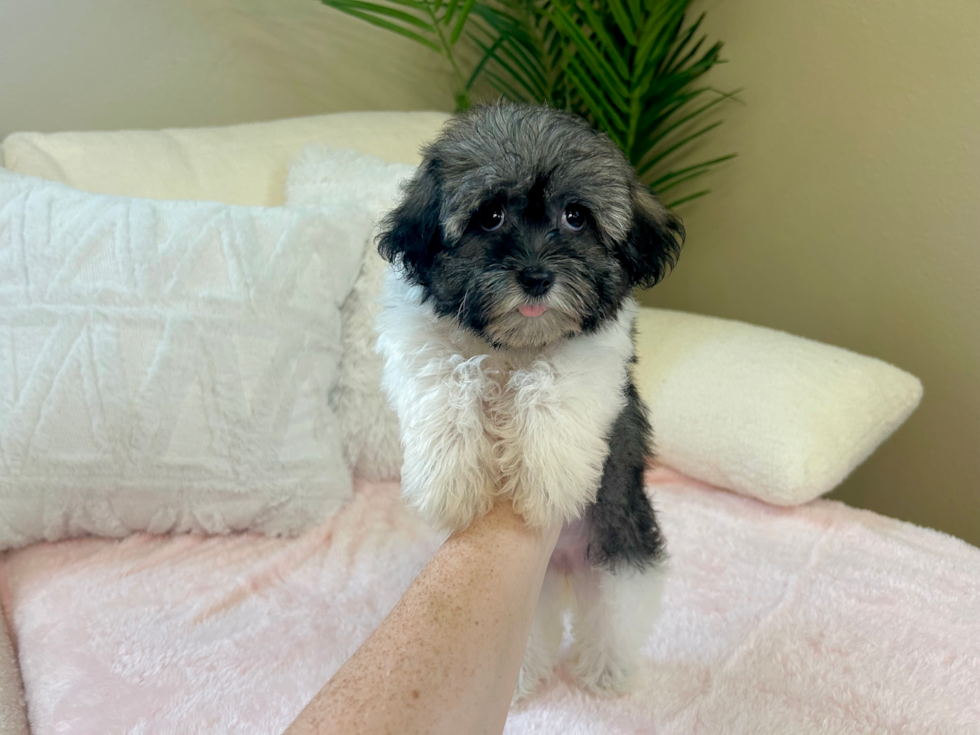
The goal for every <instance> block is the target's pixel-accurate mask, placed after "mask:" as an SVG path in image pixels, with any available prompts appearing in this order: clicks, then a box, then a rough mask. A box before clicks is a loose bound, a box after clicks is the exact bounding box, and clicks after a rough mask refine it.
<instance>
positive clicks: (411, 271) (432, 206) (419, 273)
mask: <svg viewBox="0 0 980 735" xmlns="http://www.w3.org/2000/svg"><path fill="white" fill-rule="evenodd" d="M436 169H437V163H436V162H435V161H432V160H427V161H426V162H425V163H423V164H422V165H421V166H420V167H419V169H418V171H416V173H415V176H413V177H412V179H411V180H410V181H409V182H408V183H407V184H406V185H405V194H404V196H403V197H402V201H401V203H400V204H399V205H398V206H397V207H395V208H394V209H393V210H392V211H391V212H389V213H388V214H387V215H386V216H385V218H384V220H383V221H382V223H381V227H382V229H381V234H380V235H379V236H378V252H379V253H381V257H382V258H384V259H385V260H387V261H388V262H389V263H396V262H397V263H400V264H401V265H402V266H403V267H404V269H405V272H406V274H407V275H408V277H409V279H410V280H412V281H414V282H416V283H423V282H424V281H425V280H426V273H427V272H428V269H429V266H431V265H432V258H433V256H434V255H435V254H436V253H437V252H438V251H439V249H440V247H441V246H442V233H441V232H440V227H439V208H440V200H441V199H442V188H441V186H440V179H439V175H438V173H437V170H436Z"/></svg>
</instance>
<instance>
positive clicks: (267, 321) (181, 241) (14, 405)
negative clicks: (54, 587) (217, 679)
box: [0, 169, 370, 548]
mask: <svg viewBox="0 0 980 735" xmlns="http://www.w3.org/2000/svg"><path fill="white" fill-rule="evenodd" d="M369 228H370V222H369V220H368V219H367V218H366V216H364V215H363V214H362V213H359V212H358V211H357V210H356V209H352V208H350V207H344V208H343V209H334V210H332V211H331V210H330V209H329V208H328V209H326V210H325V211H321V212H314V211H309V210H289V209H260V208H245V207H232V206H226V205H220V204H207V203H198V202H156V201H149V200H142V199H129V198H120V197H109V196H100V195H92V194H86V193H83V192H79V191H77V190H74V189H71V188H69V187H66V186H63V185H60V184H52V183H48V182H45V181H42V180H40V179H35V178H31V177H25V176H20V175H17V174H13V173H10V172H7V171H4V170H2V169H0V451H2V454H0V548H2V547H9V546H19V545H23V544H26V543H30V542H32V541H36V540H39V539H48V540H53V539H58V538H63V537H66V536H74V535H79V534H83V533H94V534H100V535H107V536H122V535H125V534H126V533H128V532H130V531H134V530H146V531H151V532H158V533H159V532H168V531H178V532H179V531H204V532H210V533H219V532H226V531H232V530H240V529H252V530H257V531H262V532H267V533H275V534H284V533H296V532H299V531H301V530H303V529H305V528H307V527H309V526H310V525H312V524H314V523H317V522H319V521H321V520H322V519H323V518H325V517H326V516H328V515H329V514H330V513H331V512H332V511H333V510H335V509H336V508H337V507H339V505H340V504H341V503H342V502H343V501H344V500H345V499H346V498H347V497H348V496H349V492H350V476H349V472H348V470H347V468H346V466H345V464H344V462H343V459H342V456H341V441H340V431H339V426H338V422H337V420H336V417H335V416H334V412H333V410H332V409H331V408H330V406H329V405H328V395H329V392H330V390H331V389H332V388H333V386H334V384H335V382H336V380H337V376H338V372H339V361H340V331H341V326H340V315H339V309H340V304H341V302H342V301H343V299H344V298H345V297H346V296H347V294H348V292H349V290H350V288H351V285H352V284H353V280H354V277H355V275H356V273H357V271H358V269H359V267H360V263H361V258H362V254H363V249H364V242H365V240H366V238H367V236H368V233H369Z"/></svg>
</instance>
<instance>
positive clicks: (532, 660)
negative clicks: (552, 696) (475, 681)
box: [512, 567, 564, 704]
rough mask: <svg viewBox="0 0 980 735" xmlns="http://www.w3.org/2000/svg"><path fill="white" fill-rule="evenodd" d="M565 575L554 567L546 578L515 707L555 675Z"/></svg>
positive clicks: (527, 649) (562, 631) (522, 665)
mask: <svg viewBox="0 0 980 735" xmlns="http://www.w3.org/2000/svg"><path fill="white" fill-rule="evenodd" d="M563 584H564V576H563V575H562V574H561V573H560V572H559V571H558V570H556V569H555V568H554V567H549V568H548V571H546V572H545V575H544V584H543V585H542V587H541V596H540V597H539V598H538V606H537V608H536V609H535V611H534V622H533V623H532V624H531V635H530V636H528V639H527V647H526V648H525V649H524V663H522V664H521V673H520V676H519V677H518V679H517V688H516V689H515V690H514V699H513V702H512V704H518V703H519V702H521V701H523V700H525V699H527V698H528V697H529V696H531V695H532V694H534V692H535V691H536V690H537V689H538V688H539V687H540V686H541V685H542V684H543V683H544V682H546V681H547V680H548V679H550V678H551V675H552V674H553V673H554V669H555V664H556V663H557V662H558V652H559V649H560V648H561V639H562V634H563V633H564V620H563V618H562V603H561V591H562V586H563Z"/></svg>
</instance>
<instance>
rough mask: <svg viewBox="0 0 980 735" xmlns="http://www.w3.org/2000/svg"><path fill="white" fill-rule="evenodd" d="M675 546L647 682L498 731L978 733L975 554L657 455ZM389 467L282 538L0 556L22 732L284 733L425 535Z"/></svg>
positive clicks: (80, 547)
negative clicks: (731, 489) (756, 496)
mask: <svg viewBox="0 0 980 735" xmlns="http://www.w3.org/2000/svg"><path fill="white" fill-rule="evenodd" d="M650 481H651V489H652V491H653V495H654V499H655V503H656V505H657V507H658V509H659V510H660V513H661V517H662V519H663V525H664V530H665V533H666V536H667V539H668V542H669V548H670V552H671V556H672V559H673V573H672V576H671V577H670V578H669V581H668V583H667V588H666V596H665V600H664V612H663V615H662V618H661V619H660V621H659V623H658V624H657V626H656V630H655V632H654V634H653V635H652V637H651V638H650V639H649V640H648V641H647V644H646V646H645V647H644V650H643V653H644V656H645V667H644V671H643V679H642V687H641V689H640V690H639V691H638V692H636V693H635V694H633V695H632V696H630V697H628V698H623V699H619V700H597V699H594V698H592V697H589V696H585V695H584V694H582V692H580V691H579V690H577V689H576V688H575V687H574V686H573V685H572V684H570V683H569V681H568V680H567V679H566V678H565V677H564V676H561V675H560V676H559V677H558V678H557V679H556V680H555V681H554V682H553V684H551V685H550V686H549V687H548V688H547V689H546V690H545V691H543V692H542V693H541V694H540V696H538V697H536V698H535V699H533V700H532V701H531V702H530V703H528V704H527V705H526V706H524V707H523V708H522V709H519V710H515V711H513V712H512V713H511V716H510V719H509V720H508V722H507V729H506V732H507V733H510V734H516V733H555V734H556V735H557V734H559V733H560V734H562V735H576V734H579V733H582V734H584V733H609V734H619V733H624V734H625V733H698V732H700V733H834V734H835V735H837V734H840V733H882V732H901V733H959V732H963V733H967V732H969V733H977V732H980V550H978V549H976V548H973V547H971V546H968V545H967V544H965V543H962V542H960V541H958V540H956V539H953V538H950V537H948V536H944V535H942V534H939V533H936V532H933V531H928V530H924V529H921V528H916V527H914V526H911V525H908V524H905V523H901V522H898V521H894V520H890V519H887V518H882V517H880V516H877V515H875V514H873V513H869V512H864V511H858V510H854V509H852V508H848V507H846V506H844V505H841V504H840V503H836V502H830V501H822V500H821V501H816V502H813V503H811V504H809V505H806V506H802V507H798V508H792V509H780V508H774V507H771V506H767V505H764V504H762V503H759V502H756V501H753V500H749V499H746V498H741V497H738V496H735V495H731V494H729V493H726V492H722V491H718V490H714V489H711V488H708V487H705V486H703V485H700V484H698V483H696V482H693V481H691V480H688V479H685V478H683V477H680V476H677V475H674V474H672V473H670V472H668V471H665V470H661V471H658V472H656V473H653V474H652V475H651V477H650ZM397 490H398V488H397V485H395V484H391V483H388V484H373V485H372V484H363V483H362V484H360V486H359V487H358V489H357V494H356V497H355V500H354V501H353V502H352V504H351V505H350V506H349V507H347V508H346V509H345V510H344V511H342V512H341V513H340V514H339V515H337V516H336V517H335V518H334V519H333V520H332V521H331V522H329V523H328V524H327V525H325V526H323V527H322V528H319V529H317V530H316V531H314V532H311V533H308V534H307V535H305V536H303V537H301V538H298V539H292V540H281V539H270V538H262V537H258V536H253V535H239V536H232V537H223V538H201V537H194V536H185V537H178V538H160V537H153V536H147V535H140V536H133V537H131V538H129V539H127V540H125V541H121V542H118V541H109V540H102V539H85V540H77V541H68V542H62V543H58V544H40V545H36V546H33V547H30V548H27V549H22V550H20V551H16V552H12V553H10V554H8V555H7V557H6V563H5V569H6V579H5V583H4V584H0V589H2V598H3V604H4V606H5V608H6V613H7V617H8V620H11V621H12V623H13V627H14V634H15V636H16V645H17V647H18V650H19V655H20V663H21V667H22V671H23V677H24V683H25V687H26V692H27V699H28V702H29V711H30V718H31V724H32V727H33V731H34V735H53V734H54V733H59V734H61V735H81V734H82V733H92V734H93V735H95V734H97V735H106V734H108V733H133V734H136V733H140V734H142V735H149V734H150V733H180V734H181V735H190V734H192V733H209V734H211V733H269V734H270V735H271V734H273V733H275V734H278V733H280V732H281V731H282V730H283V729H284V728H285V727H286V725H287V724H288V723H289V722H290V721H291V720H292V718H293V717H294V716H295V715H296V714H297V712H299V710H300V709H301V708H302V707H303V705H304V704H305V703H306V702H307V701H308V700H309V699H310V698H311V697H312V696H313V694H314V693H315V692H316V691H317V690H318V689H319V687H320V686H321V685H322V684H323V683H324V682H325V681H327V679H328V678H329V677H330V675H331V674H332V673H333V672H334V671H335V670H336V669H337V668H338V667H339V666H340V665H341V663H343V661H344V660H345V659H346V658H347V656H348V655H349V654H350V653H351V652H352V651H354V649H355V648H356V647H357V646H358V645H359V644H360V643H361V641H362V640H363V639H364V638H365V637H366V636H367V635H368V634H369V633H370V632H371V631H372V630H373V629H374V628H375V626H377V624H378V623H379V622H380V621H381V619H382V618H383V617H384V615H385V614H386V613H387V611H388V610H389V609H390V608H391V607H392V605H394V603H395V602H396V600H397V599H398V597H399V596H400V595H401V593H402V592H403V591H404V590H405V588H406V587H407V586H408V584H409V583H410V582H411V580H412V579H413V578H414V576H415V575H416V573H417V572H418V571H419V569H420V568H421V567H422V566H423V565H424V564H425V562H426V560H427V559H428V557H429V556H430V554H431V553H432V552H433V550H434V549H435V548H436V546H437V544H438V539H437V538H436V537H435V536H433V535H432V534H431V533H428V532H426V531H425V530H423V529H422V528H420V526H419V525H418V524H417V523H416V522H415V521H414V520H413V518H412V517H411V516H410V515H408V514H407V513H406V512H405V511H404V510H403V508H402V506H401V504H400V503H399V501H398V499H397Z"/></svg>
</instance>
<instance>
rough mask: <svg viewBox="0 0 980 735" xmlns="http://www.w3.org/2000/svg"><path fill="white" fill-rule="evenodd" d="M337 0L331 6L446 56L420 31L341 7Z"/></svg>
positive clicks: (333, 0) (332, 1)
mask: <svg viewBox="0 0 980 735" xmlns="http://www.w3.org/2000/svg"><path fill="white" fill-rule="evenodd" d="M335 2H336V0H331V3H330V4H331V7H334V8H336V9H337V10H340V11H342V12H344V13H346V14H347V15H351V16H353V17H355V18H360V19H361V20H364V21H367V22H368V23H370V24H371V25H374V26H377V27H378V28H384V29H386V30H389V31H392V32H393V33H397V34H398V35H400V36H404V37H405V38H408V39H411V40H412V41H415V42H416V43H420V44H422V45H423V46H425V47H426V48H429V49H432V50H433V51H435V52H436V53H437V54H439V55H440V56H444V55H445V54H444V53H443V51H442V49H441V48H439V47H438V46H437V45H436V44H434V43H433V42H432V41H430V40H429V39H428V38H425V37H423V36H420V35H419V34H418V33H415V32H414V31H410V30H408V29H407V28H405V27H404V26H400V25H397V24H395V23H391V22H389V21H387V20H384V19H382V18H378V17H377V16H374V15H371V14H370V13H364V12H361V11H359V10H354V9H353V8H349V7H340V5H339V4H333V3H335Z"/></svg>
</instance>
